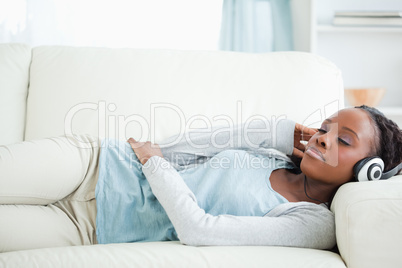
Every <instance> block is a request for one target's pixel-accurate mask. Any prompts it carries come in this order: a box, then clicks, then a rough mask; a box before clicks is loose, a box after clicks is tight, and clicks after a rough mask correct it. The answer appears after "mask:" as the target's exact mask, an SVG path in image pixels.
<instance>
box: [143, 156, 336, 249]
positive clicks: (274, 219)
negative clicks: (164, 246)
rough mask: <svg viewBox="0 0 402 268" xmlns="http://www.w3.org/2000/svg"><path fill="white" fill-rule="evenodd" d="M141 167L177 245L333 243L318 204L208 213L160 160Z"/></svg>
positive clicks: (327, 214)
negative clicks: (251, 213)
mask: <svg viewBox="0 0 402 268" xmlns="http://www.w3.org/2000/svg"><path fill="white" fill-rule="evenodd" d="M142 171H143V173H144V175H145V176H146V178H147V180H148V182H149V184H150V186H151V188H152V192H153V194H154V195H155V196H156V198H157V199H158V201H159V202H160V203H161V205H162V206H163V208H164V209H165V211H166V213H167V215H168V217H169V219H170V220H171V222H172V224H173V226H174V228H175V230H176V232H177V235H178V238H179V239H180V241H181V242H182V243H183V244H187V245H194V246H201V245H272V246H292V247H305V248H316V249H329V248H332V247H333V246H334V245H335V223H334V216H333V214H332V213H331V211H330V210H328V208H327V207H326V206H325V205H323V204H322V205H316V204H314V203H309V202H296V203H292V202H290V203H284V204H281V205H279V206H277V207H275V208H274V209H273V210H271V211H270V212H269V213H267V214H266V215H265V216H264V217H255V216H231V215H219V216H213V215H211V214H208V213H205V211H204V210H203V209H202V208H200V207H199V206H198V204H197V200H196V197H195V196H194V194H193V193H192V192H191V190H190V189H189V188H188V186H187V185H186V184H185V182H184V181H183V179H182V178H181V176H180V175H179V173H178V172H177V170H176V169H175V168H173V166H172V165H171V164H170V163H169V162H168V161H166V160H165V159H163V158H161V157H159V156H153V157H151V158H150V159H149V160H148V161H147V162H146V164H145V165H144V166H143V167H142Z"/></svg>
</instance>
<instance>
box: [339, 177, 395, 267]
mask: <svg viewBox="0 0 402 268" xmlns="http://www.w3.org/2000/svg"><path fill="white" fill-rule="evenodd" d="M331 210H332V211H333V212H334V213H335V224H336V238H337V244H338V248H339V251H340V253H341V256H342V258H343V260H344V261H345V263H346V264H347V267H348V268H363V267H364V268H370V267H375V268H378V267H387V268H391V267H401V263H402V261H401V257H400V253H401V252H402V243H401V241H402V175H398V176H396V177H393V178H391V179H389V180H387V181H375V182H374V181H371V182H358V183H357V182H356V183H347V184H345V185H343V186H342V187H341V188H339V190H338V192H337V193H336V195H335V197H334V200H333V202H332V205H331Z"/></svg>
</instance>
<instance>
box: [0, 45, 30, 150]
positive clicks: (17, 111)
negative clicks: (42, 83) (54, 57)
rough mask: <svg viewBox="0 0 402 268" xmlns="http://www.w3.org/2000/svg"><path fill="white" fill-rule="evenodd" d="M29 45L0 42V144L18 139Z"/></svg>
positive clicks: (22, 123)
mask: <svg viewBox="0 0 402 268" xmlns="http://www.w3.org/2000/svg"><path fill="white" fill-rule="evenodd" d="M30 64H31V48H30V47H28V46H26V45H22V44H0V129H1V131H0V145H5V144H11V143H15V142H19V141H22V140H23V138H24V129H25V109H26V100H27V92H28V82H29V80H28V79H29V65H30Z"/></svg>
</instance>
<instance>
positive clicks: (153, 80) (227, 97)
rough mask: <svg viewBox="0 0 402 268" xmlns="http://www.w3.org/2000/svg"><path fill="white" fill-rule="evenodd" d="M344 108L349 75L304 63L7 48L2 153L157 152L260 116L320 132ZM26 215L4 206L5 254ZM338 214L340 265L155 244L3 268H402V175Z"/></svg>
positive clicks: (360, 191) (324, 256)
mask: <svg viewBox="0 0 402 268" xmlns="http://www.w3.org/2000/svg"><path fill="white" fill-rule="evenodd" d="M343 105H344V103H343V84H342V76H341V72H340V71H339V70H338V69H337V68H336V67H335V66H334V65H333V64H332V63H330V62H329V61H327V60H326V59H323V58H321V57H318V56H315V55H312V54H307V53H301V52H276V53H267V54H244V53H232V52H205V51H174V50H138V49H107V48H74V47H58V46H48V47H36V48H30V47H28V46H26V45H22V44H0V126H1V132H0V145H1V144H3V145H6V144H11V143H17V142H21V141H24V140H32V139H40V138H44V137H52V136H60V135H64V134H72V133H73V134H78V133H88V134H91V135H95V136H100V137H113V138H120V139H125V138H127V137H129V136H132V137H134V138H136V139H138V140H151V141H153V142H158V141H160V140H162V139H164V138H166V137H168V136H170V135H172V134H175V133H177V132H178V131H180V130H183V129H194V128H205V127H206V124H208V123H209V122H210V123H211V124H213V125H219V124H223V123H225V124H228V123H233V124H236V123H240V122H246V121H247V120H248V119H250V118H251V117H254V116H257V115H263V116H268V117H269V116H287V117H288V118H290V119H293V120H295V121H297V122H299V123H302V124H305V125H309V126H317V124H318V123H319V122H320V121H322V120H323V119H324V118H325V117H327V116H329V115H331V114H332V113H334V112H336V111H337V110H338V109H340V108H342V107H343ZM0 161H1V159H0ZM0 181H1V180H0ZM6 206H7V210H1V208H2V207H3V208H4V207H6ZM10 206H11V208H10ZM18 206H19V205H3V204H0V211H3V213H2V212H0V248H2V246H1V244H2V243H4V242H3V241H2V240H1V234H2V232H3V233H4V232H6V231H7V232H10V230H11V232H13V231H15V232H18V231H19V230H17V229H16V230H13V226H9V225H10V224H8V220H9V219H11V218H13V216H14V215H16V214H17V213H20V212H19V210H18ZM331 210H332V211H333V212H334V213H335V218H336V237H337V244H338V247H339V252H340V253H339V254H338V253H337V252H336V251H335V252H332V251H324V250H314V249H301V248H286V247H250V246H248V247H190V246H185V245H181V244H180V243H179V242H149V243H132V244H109V245H92V246H71V247H56V248H45V249H29V248H27V249H26V250H21V251H14V252H4V253H1V254H0V267H61V266H66V267H292V268H295V267H323V268H324V267H325V268H330V267H339V268H341V267H348V268H370V267H373V268H374V267H375V268H378V267H387V268H392V267H402V258H401V256H400V253H401V252H402V176H396V177H394V178H392V179H390V180H388V181H381V182H367V183H349V184H346V185H344V186H342V187H341V188H340V189H339V190H338V192H337V194H336V196H335V198H334V201H333V203H332V207H331ZM4 211H7V213H4ZM26 224H29V220H28V221H27V223H26ZM1 229H3V230H1Z"/></svg>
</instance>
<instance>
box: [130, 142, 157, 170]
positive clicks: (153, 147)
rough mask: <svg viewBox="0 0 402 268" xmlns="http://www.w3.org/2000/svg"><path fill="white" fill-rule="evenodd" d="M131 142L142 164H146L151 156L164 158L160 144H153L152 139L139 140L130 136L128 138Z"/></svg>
mask: <svg viewBox="0 0 402 268" xmlns="http://www.w3.org/2000/svg"><path fill="white" fill-rule="evenodd" d="M127 142H128V143H130V145H131V148H133V150H134V153H135V155H136V156H137V157H138V160H140V162H141V164H143V165H144V164H145V163H146V162H147V161H148V159H149V158H151V157H152V156H155V155H157V156H160V157H162V158H163V155H162V151H161V149H160V148H159V145H158V144H153V143H151V142H150V141H147V142H138V141H136V140H134V139H133V138H129V139H128V140H127Z"/></svg>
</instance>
